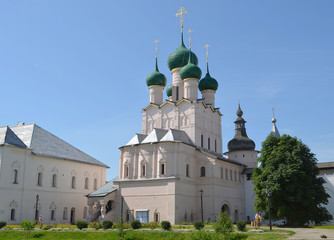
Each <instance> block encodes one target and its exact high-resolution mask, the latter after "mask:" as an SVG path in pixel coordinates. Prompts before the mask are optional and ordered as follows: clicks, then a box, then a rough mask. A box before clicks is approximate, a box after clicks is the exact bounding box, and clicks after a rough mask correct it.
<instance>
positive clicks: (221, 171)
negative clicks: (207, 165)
mask: <svg viewBox="0 0 334 240" xmlns="http://www.w3.org/2000/svg"><path fill="white" fill-rule="evenodd" d="M220 178H224V168H221V169H220Z"/></svg>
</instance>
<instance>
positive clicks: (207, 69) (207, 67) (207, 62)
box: [204, 44, 210, 74]
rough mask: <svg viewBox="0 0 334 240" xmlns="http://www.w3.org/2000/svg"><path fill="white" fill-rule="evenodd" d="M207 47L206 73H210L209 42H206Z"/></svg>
mask: <svg viewBox="0 0 334 240" xmlns="http://www.w3.org/2000/svg"><path fill="white" fill-rule="evenodd" d="M204 47H205V48H206V73H207V74H208V73H209V47H210V45H209V44H205V46H204Z"/></svg>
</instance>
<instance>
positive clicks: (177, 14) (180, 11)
mask: <svg viewBox="0 0 334 240" xmlns="http://www.w3.org/2000/svg"><path fill="white" fill-rule="evenodd" d="M187 13H188V11H187V10H186V9H185V8H184V7H180V9H179V11H178V12H177V13H176V17H179V16H180V23H181V33H183V22H184V19H183V14H187Z"/></svg>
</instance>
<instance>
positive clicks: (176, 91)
mask: <svg viewBox="0 0 334 240" xmlns="http://www.w3.org/2000/svg"><path fill="white" fill-rule="evenodd" d="M172 78H173V89H172V101H173V102H177V101H180V100H181V99H182V98H183V81H182V79H181V77H180V69H173V71H172Z"/></svg>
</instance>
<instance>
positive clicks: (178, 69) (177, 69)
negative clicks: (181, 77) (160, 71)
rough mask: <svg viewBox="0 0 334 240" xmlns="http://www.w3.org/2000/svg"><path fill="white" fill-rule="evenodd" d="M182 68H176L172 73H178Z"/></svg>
mask: <svg viewBox="0 0 334 240" xmlns="http://www.w3.org/2000/svg"><path fill="white" fill-rule="evenodd" d="M181 68H182V67H177V68H174V69H172V73H174V72H176V71H180V70H181Z"/></svg>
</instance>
